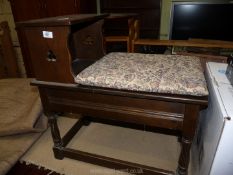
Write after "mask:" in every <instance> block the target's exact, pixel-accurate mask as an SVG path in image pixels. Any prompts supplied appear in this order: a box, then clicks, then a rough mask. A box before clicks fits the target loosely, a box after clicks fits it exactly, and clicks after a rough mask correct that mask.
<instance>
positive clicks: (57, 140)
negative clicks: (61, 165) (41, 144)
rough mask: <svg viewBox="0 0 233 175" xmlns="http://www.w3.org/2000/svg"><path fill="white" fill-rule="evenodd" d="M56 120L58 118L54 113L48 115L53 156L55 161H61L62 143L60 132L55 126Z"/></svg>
mask: <svg viewBox="0 0 233 175" xmlns="http://www.w3.org/2000/svg"><path fill="white" fill-rule="evenodd" d="M57 118H58V115H57V114H55V113H53V114H49V115H48V119H49V124H50V128H51V134H52V138H53V143H54V147H53V152H54V156H55V157H56V158H57V159H63V158H64V156H63V154H62V149H63V143H62V139H61V135H60V131H59V128H58V125H57Z"/></svg>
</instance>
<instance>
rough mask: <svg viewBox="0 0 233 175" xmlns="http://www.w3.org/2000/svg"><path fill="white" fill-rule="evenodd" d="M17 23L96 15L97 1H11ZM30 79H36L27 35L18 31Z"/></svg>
mask: <svg viewBox="0 0 233 175" xmlns="http://www.w3.org/2000/svg"><path fill="white" fill-rule="evenodd" d="M9 1H10V4H11V8H12V13H13V16H14V20H15V22H21V21H26V20H32V19H38V18H45V17H54V16H62V15H69V14H79V13H96V1H95V0H89V1H88V2H87V1H86V0H9ZM17 33H18V38H19V42H20V46H21V50H22V55H23V59H24V65H25V69H26V73H27V76H28V77H34V70H33V68H32V62H31V58H30V55H29V52H28V48H27V47H28V46H27V40H26V39H25V34H24V32H23V31H21V30H20V29H17Z"/></svg>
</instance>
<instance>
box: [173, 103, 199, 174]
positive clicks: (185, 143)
mask: <svg viewBox="0 0 233 175" xmlns="http://www.w3.org/2000/svg"><path fill="white" fill-rule="evenodd" d="M198 117H199V105H195V104H186V105H185V113H184V121H183V129H182V140H181V153H180V157H179V163H178V168H177V175H187V174H188V167H189V159H190V148H191V145H192V141H193V138H194V135H195V130H196V128H197V121H198Z"/></svg>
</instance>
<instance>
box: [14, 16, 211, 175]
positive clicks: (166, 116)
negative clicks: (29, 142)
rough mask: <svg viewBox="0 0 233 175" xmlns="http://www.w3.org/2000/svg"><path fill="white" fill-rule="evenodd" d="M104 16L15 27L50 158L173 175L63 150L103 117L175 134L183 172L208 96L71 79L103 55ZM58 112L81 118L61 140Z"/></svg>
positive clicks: (25, 23)
mask: <svg viewBox="0 0 233 175" xmlns="http://www.w3.org/2000/svg"><path fill="white" fill-rule="evenodd" d="M105 17H106V15H93V14H90V15H71V16H63V17H56V18H46V19H39V20H33V21H27V22H21V23H18V24H17V27H22V28H23V31H24V34H25V36H26V38H27V42H28V43H27V46H28V50H29V51H30V55H31V58H32V59H33V60H32V63H33V69H34V70H35V74H36V79H35V80H34V81H33V82H32V85H35V86H37V87H38V88H39V92H40V97H41V101H42V104H43V109H44V112H45V113H46V114H47V116H48V118H49V123H50V126H51V132H52V138H53V141H54V147H53V151H54V155H55V157H56V158H57V159H63V157H69V158H72V159H77V160H81V161H85V162H89V163H93V164H97V165H100V166H105V167H110V168H115V169H126V168H141V170H142V172H143V174H149V175H151V174H163V175H164V174H175V172H172V171H171V170H162V169H158V168H155V167H149V166H145V165H140V164H136V163H132V162H127V161H123V160H117V159H114V158H109V157H105V156H101V155H96V154H92V153H88V152H83V151H79V150H74V149H70V148H66V145H67V144H68V142H69V141H70V140H71V139H72V137H73V136H74V135H75V134H76V133H77V131H78V130H79V129H80V128H81V127H82V125H84V124H87V123H88V122H90V121H91V120H92V119H101V120H105V119H107V120H112V121H118V122H126V123H134V124H143V125H148V126H151V127H159V128H165V129H169V130H176V131H180V133H181V134H180V136H181V137H182V139H181V144H182V149H181V153H180V157H179V162H178V168H177V174H180V175H184V174H187V169H188V165H189V155H190V147H191V144H192V140H193V137H194V134H195V129H196V128H197V120H198V114H199V111H200V110H201V109H202V108H204V107H206V106H207V102H208V100H207V99H208V95H205V96H194V95H176V94H166V93H156V92H141V91H134V90H119V89H114V88H105V87H95V86H88V85H81V84H77V83H74V76H76V75H77V74H78V73H79V72H80V71H82V70H83V69H84V68H86V67H87V66H88V65H90V64H91V63H93V62H95V61H96V60H98V59H99V58H101V57H103V56H104V51H103V39H102V29H101V26H102V23H103V18H105ZM58 112H72V113H78V114H81V115H82V116H83V117H82V118H81V119H79V120H78V121H77V123H76V124H75V125H74V126H73V127H72V128H71V129H70V130H69V131H68V132H67V133H66V135H65V136H64V137H63V138H61V136H60V133H59V128H58V126H57V117H58V115H57V113H58ZM87 116H88V117H87Z"/></svg>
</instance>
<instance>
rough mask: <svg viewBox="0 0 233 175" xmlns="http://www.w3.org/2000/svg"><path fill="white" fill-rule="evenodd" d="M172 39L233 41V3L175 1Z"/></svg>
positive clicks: (171, 31) (172, 16) (172, 13)
mask: <svg viewBox="0 0 233 175" xmlns="http://www.w3.org/2000/svg"><path fill="white" fill-rule="evenodd" d="M170 29H171V30H170V39H174V40H186V39H190V38H201V39H211V40H225V41H233V4H230V3H225V4H223V3H201V2H199V3H198V2H174V3H173V6H172V12H171V28H170Z"/></svg>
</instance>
